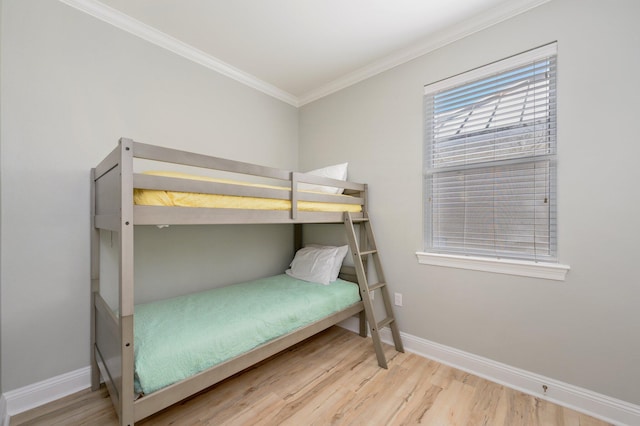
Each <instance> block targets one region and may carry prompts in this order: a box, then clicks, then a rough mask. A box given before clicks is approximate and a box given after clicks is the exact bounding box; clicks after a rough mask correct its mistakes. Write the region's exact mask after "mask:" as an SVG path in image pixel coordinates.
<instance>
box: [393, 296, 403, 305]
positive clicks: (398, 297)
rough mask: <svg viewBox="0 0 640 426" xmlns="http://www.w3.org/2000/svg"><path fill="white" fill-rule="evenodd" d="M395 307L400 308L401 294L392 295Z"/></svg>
mask: <svg viewBox="0 0 640 426" xmlns="http://www.w3.org/2000/svg"><path fill="white" fill-rule="evenodd" d="M394 296H395V298H396V300H395V303H396V306H402V293H394Z"/></svg>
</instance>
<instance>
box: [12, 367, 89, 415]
mask: <svg viewBox="0 0 640 426" xmlns="http://www.w3.org/2000/svg"><path fill="white" fill-rule="evenodd" d="M90 386H91V367H84V368H81V369H79V370H75V371H71V372H69V373H65V374H61V375H60V376H56V377H53V378H51V379H47V380H43V381H42V382H38V383H34V384H32V385H28V386H25V387H22V388H19V389H16V390H12V391H9V392H5V393H4V395H2V397H3V398H5V399H6V413H7V417H9V416H15V415H16V414H20V413H22V412H24V411H27V410H31V409H32V408H36V407H39V406H41V405H44V404H47V403H49V402H52V401H55V400H56V399H60V398H63V397H65V396H68V395H71V394H72V393H76V392H79V391H81V390H83V389H86V388H88V387H90ZM7 425H8V423H7Z"/></svg>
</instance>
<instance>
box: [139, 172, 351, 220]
mask: <svg viewBox="0 0 640 426" xmlns="http://www.w3.org/2000/svg"><path fill="white" fill-rule="evenodd" d="M145 174H149V175H154V176H165V177H172V178H179V179H192V180H201V181H208V182H217V183H231V184H235V185H244V186H252V187H255V188H269V189H277V190H281V191H286V192H290V191H291V190H290V189H288V188H284V187H279V186H272V185H262V184H254V183H246V182H237V181H233V180H228V179H217V178H210V177H205V176H194V175H189V174H186V173H179V172H145ZM300 192H309V193H313V191H300ZM338 196H339V197H346V198H348V197H349V196H348V195H338ZM133 202H134V204H137V205H144V206H175V207H208V208H219V209H248V210H290V209H291V201H289V200H279V199H274V198H257V197H242V196H235V195H218V194H202V193H197V192H176V191H161V190H155V189H138V188H135V189H134V190H133ZM298 210H300V211H309V212H345V211H348V212H360V211H362V207H361V206H360V205H359V204H344V203H321V202H316V201H298Z"/></svg>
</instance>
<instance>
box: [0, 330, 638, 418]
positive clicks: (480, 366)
mask: <svg viewBox="0 0 640 426" xmlns="http://www.w3.org/2000/svg"><path fill="white" fill-rule="evenodd" d="M340 325H341V326H342V327H344V328H346V329H348V330H351V331H354V332H358V320H357V319H356V318H349V319H347V320H346V321H343V322H342V323H340ZM400 334H401V335H402V340H403V343H404V347H405V349H406V350H407V351H409V352H413V353H415V354H417V355H420V356H423V357H425V358H429V359H433V360H435V361H438V362H441V363H443V364H446V365H449V366H451V367H455V368H458V369H460V370H463V371H467V372H469V373H472V374H475V375H476V376H479V377H482V378H485V379H487V380H491V381H492V382H496V383H499V384H501V385H504V386H507V387H509V388H512V389H516V390H519V391H521V392H524V393H527V394H530V395H533V396H535V397H538V398H540V399H544V400H547V401H550V402H553V403H555V404H558V405H562V406H564V407H567V408H570V409H572V410H576V411H579V412H581V413H585V414H588V415H590V416H593V417H596V418H598V419H601V420H604V421H607V422H609V423H613V424H616V425H621V426H622V425H640V406H638V405H635V404H631V403H629V402H626V401H622V400H619V399H616V398H611V397H609V396H606V395H602V394H599V393H596V392H593V391H590V390H587V389H583V388H580V387H578V386H574V385H570V384H568V383H563V382H560V381H558V380H554V379H551V378H549V377H544V376H541V375H539V374H535V373H531V372H529V371H525V370H521V369H519V368H515V367H511V366H509V365H506V364H502V363H499V362H496V361H492V360H490V359H487V358H483V357H480V356H477V355H474V354H471V353H468V352H464V351H461V350H458V349H454V348H451V347H448V346H445V345H441V344H439V343H435V342H431V341H429V340H425V339H421V338H419V337H416V336H412V335H410V334H407V333H400ZM381 336H382V340H383V341H385V342H387V343H392V339H391V332H390V331H389V329H387V328H385V329H383V330H382V331H381ZM543 385H545V386H547V390H546V393H545V392H544V391H543ZM90 386H91V368H90V367H85V368H81V369H79V370H75V371H72V372H70V373H66V374H62V375H60V376H56V377H53V378H51V379H48V380H44V381H42V382H39V383H35V384H33V385H29V386H25V387H23V388H19V389H16V390H13V391H9V392H6V393H5V394H3V395H0V422H1V423H0V424H2V426H8V425H9V417H10V416H13V415H16V414H19V413H22V412H24V411H27V410H30V409H32V408H36V407H39V406H41V405H43V404H46V403H49V402H52V401H55V400H56V399H59V398H63V397H65V396H68V395H71V394H73V393H75V392H79V391H81V390H83V389H86V388H88V387H90Z"/></svg>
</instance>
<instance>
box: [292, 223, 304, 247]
mask: <svg viewBox="0 0 640 426" xmlns="http://www.w3.org/2000/svg"><path fill="white" fill-rule="evenodd" d="M301 248H302V224H301V223H296V224H295V225H293V252H294V254H295V252H297V251H298V250H300V249H301Z"/></svg>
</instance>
